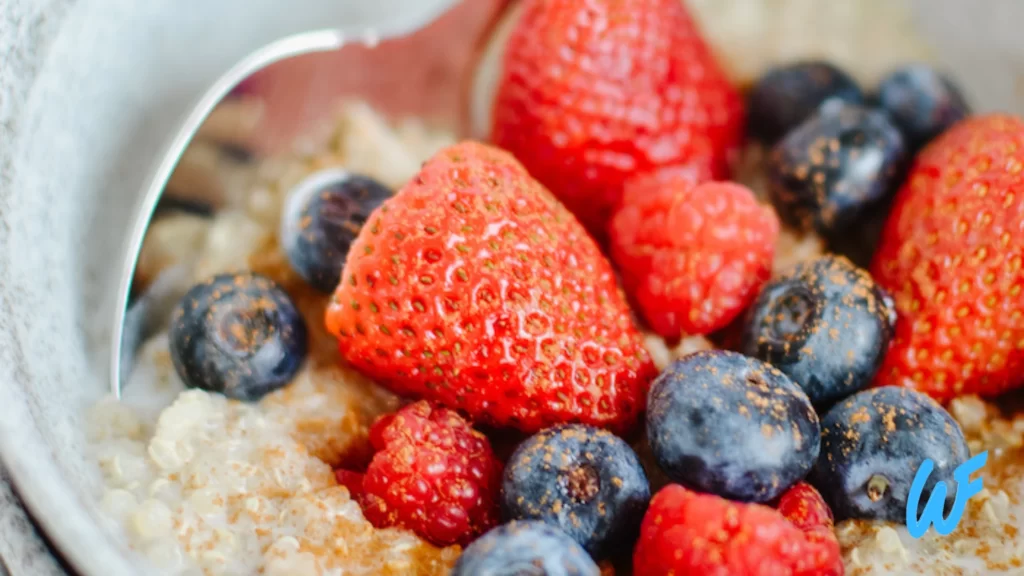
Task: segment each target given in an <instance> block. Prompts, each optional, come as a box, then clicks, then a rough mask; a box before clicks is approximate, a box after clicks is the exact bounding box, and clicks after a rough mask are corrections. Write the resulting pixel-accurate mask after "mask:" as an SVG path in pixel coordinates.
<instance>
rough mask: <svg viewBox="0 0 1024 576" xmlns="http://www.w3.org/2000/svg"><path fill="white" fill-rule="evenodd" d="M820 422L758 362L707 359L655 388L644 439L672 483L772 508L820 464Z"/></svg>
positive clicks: (673, 369) (797, 393)
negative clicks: (816, 461) (771, 503)
mask: <svg viewBox="0 0 1024 576" xmlns="http://www.w3.org/2000/svg"><path fill="white" fill-rule="evenodd" d="M820 433H821V431H820V429H819V428H818V415H817V414H815V412H814V408H813V407H812V406H811V402H810V400H808V399H807V395H806V394H804V392H803V391H802V390H800V387H799V386H797V385H796V384H794V383H793V382H792V381H791V380H790V379H789V378H788V377H787V376H786V375H785V374H783V373H782V372H779V371H778V370H776V369H775V368H773V367H772V366H770V365H768V364H765V363H764V362H761V361H760V360H758V359H756V358H750V357H748V356H744V355H742V354H738V353H736V352H724V351H717V350H716V351H705V352H697V353H696V354H690V355H689V356H685V357H683V358H680V359H679V360H676V361H675V362H674V363H673V364H671V365H670V366H669V367H668V368H667V369H666V370H665V371H664V372H662V373H661V375H660V376H658V377H657V378H656V379H655V380H654V383H653V384H652V386H651V391H650V395H649V397H648V406H647V438H648V441H649V442H650V444H651V452H652V453H653V454H654V458H655V460H656V461H657V462H658V466H660V467H661V469H662V470H663V471H664V472H665V473H666V474H667V475H668V477H669V478H671V479H672V480H673V481H674V482H678V483H680V484H683V485H684V486H687V487H689V488H690V489H692V490H696V491H698V492H707V493H710V494H717V495H719V496H722V497H725V498H728V499H730V500H739V501H743V502H767V501H769V500H772V499H774V498H776V497H778V496H779V495H781V494H782V493H783V492H785V491H786V489H788V488H789V487H790V486H792V485H793V484H794V483H796V482H797V481H799V480H801V479H803V477H804V476H805V475H806V474H807V471H808V470H810V469H811V466H812V465H813V464H814V461H815V460H816V459H817V458H818V442H819V436H820Z"/></svg>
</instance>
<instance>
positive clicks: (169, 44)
mask: <svg viewBox="0 0 1024 576" xmlns="http://www.w3.org/2000/svg"><path fill="white" fill-rule="evenodd" d="M722 1H725V0H722ZM730 1H736V2H742V1H743V0H730ZM907 1H909V2H910V3H911V4H912V6H913V9H914V14H915V18H916V22H917V25H918V26H919V28H920V30H921V32H922V34H924V36H925V37H926V38H928V39H930V40H931V41H932V43H933V44H934V46H935V49H936V52H937V54H938V57H939V60H940V61H942V62H943V64H944V65H945V66H946V67H947V68H949V69H950V70H952V71H953V72H954V73H955V74H956V76H957V78H958V80H959V81H960V83H961V84H962V85H963V86H964V87H965V88H966V91H967V93H968V95H969V96H970V98H971V100H972V102H973V103H974V104H975V106H976V108H977V109H979V110H996V109H999V110H1008V111H1013V112H1018V113H1019V112H1024V42H1022V41H1021V40H1020V36H1019V33H1018V28H1019V23H1020V22H1021V20H1022V16H1024V5H1022V4H1020V3H1019V2H1016V1H1015V0H988V1H987V2H985V3H984V10H982V8H981V7H980V6H978V5H977V4H978V3H970V2H964V1H963V0H942V1H940V0H907ZM453 3H454V2H453V0H374V1H372V2H367V1H362V0H350V1H349V0H291V2H289V3H287V8H284V6H285V4H284V3H282V2H280V1H278V0H217V1H216V2H200V1H198V0H147V1H144V2H139V1H130V0H4V2H3V10H2V12H0V433H2V434H0V449H2V457H3V462H4V464H5V465H6V467H7V469H8V470H9V472H10V475H11V477H12V479H13V482H14V484H15V485H16V487H17V489H18V490H19V492H20V493H21V495H22V497H23V499H24V501H25V503H26V505H27V506H28V508H29V510H30V511H31V513H32V514H33V515H34V517H35V519H36V520H37V521H38V523H39V525H40V526H41V528H42V529H43V530H44V531H45V532H46V534H47V535H48V536H49V538H50V539H51V540H52V541H53V543H54V544H55V546H56V547H57V548H58V549H59V550H60V552H61V553H62V554H63V555H64V556H65V557H66V558H67V559H68V561H69V563H70V564H71V565H72V567H73V568H74V569H75V570H77V571H79V572H80V573H81V574H83V575H87V576H122V575H129V574H137V573H144V571H143V570H142V569H141V568H139V567H138V566H137V565H136V564H135V563H134V559H133V557H132V556H131V555H130V554H129V552H128V550H127V549H125V548H124V547H123V545H122V544H120V543H119V542H118V541H117V539H116V538H113V537H111V536H109V535H108V534H107V533H106V532H104V531H102V530H99V529H98V528H97V526H98V523H97V521H96V514H97V510H96V507H95V503H96V498H97V494H98V490H99V478H98V475H97V473H96V471H95V469H94V467H93V465H92V464H91V463H90V462H89V461H88V460H87V458H86V456H85V454H86V450H85V438H84V434H83V423H82V419H83V415H84V410H85V409H86V407H87V406H88V405H90V404H91V403H92V402H94V401H95V400H96V399H97V398H99V397H100V396H101V395H103V394H105V393H106V392H107V382H108V380H107V378H108V374H107V371H106V370H107V363H106V359H107V357H108V349H107V347H108V345H109V343H108V335H109V333H110V329H111V326H110V325H109V319H110V318H111V313H110V306H111V305H113V303H114V301H115V300H116V298H115V296H116V288H115V281H116V278H115V274H116V273H117V269H118V261H119V259H120V254H119V250H120V247H121V243H122V241H123V237H124V234H125V233H126V231H127V226H128V222H129V215H130V214H131V211H132V209H133V207H134V205H135V200H136V198H137V196H138V194H139V193H140V191H141V189H142V187H143V186H144V184H145V181H146V177H147V174H148V173H149V171H150V170H151V169H152V168H153V166H154V164H155V162H157V161H158V159H159V158H160V156H161V154H162V152H163V150H164V147H165V146H166V145H167V143H168V139H169V137H170V136H171V134H172V133H173V131H174V129H175V127H176V126H177V125H178V123H179V122H180V121H181V120H182V118H183V115H184V114H185V113H186V111H187V110H188V109H189V107H190V106H191V104H192V103H193V102H194V101H195V100H196V99H197V98H198V97H199V95H200V94H201V92H202V91H203V89H204V88H205V87H206V86H208V85H209V84H210V83H211V82H212V81H213V80H214V79H215V78H216V77H217V76H218V75H219V74H221V73H223V72H224V71H226V70H227V69H228V68H230V67H231V66H232V65H233V64H235V63H236V62H237V61H238V60H240V59H241V58H242V57H243V56H244V55H245V54H247V53H248V52H250V51H251V50H254V49H256V48H258V47H260V46H262V45H264V44H266V43H268V42H270V41H273V40H276V39H279V38H281V37H284V36H287V35H290V34H294V33H298V32H302V31H307V30H314V29H320V28H324V27H327V26H337V27H339V28H341V29H343V30H345V31H346V32H347V33H349V34H351V35H352V37H353V38H361V37H365V36H366V34H367V32H368V31H370V30H377V31H379V32H380V33H381V34H383V35H388V34H398V33H402V32H405V31H408V30H412V29H414V28H416V27H418V26H422V25H423V24H425V23H427V22H429V21H430V20H432V19H433V18H435V17H436V16H437V15H439V14H440V13H441V12H442V11H443V10H445V9H446V8H448V7H449V5H451V4H453Z"/></svg>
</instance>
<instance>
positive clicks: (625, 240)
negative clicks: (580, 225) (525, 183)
mask: <svg viewBox="0 0 1024 576" xmlns="http://www.w3.org/2000/svg"><path fill="white" fill-rule="evenodd" d="M609 234H610V236H611V254H612V259H613V260H614V262H615V264H616V265H617V266H618V267H619V270H620V272H621V273H622V279H623V284H624V285H625V287H626V291H627V292H628V293H629V295H630V296H631V297H632V298H633V300H634V301H635V302H636V303H637V306H638V307H639V309H640V311H641V312H642V313H643V316H644V318H645V319H646V320H647V323H648V324H650V326H651V328H653V329H654V331H655V332H657V333H658V334H660V335H662V336H664V337H666V338H679V337H680V335H692V334H708V333H710V332H713V331H716V330H718V329H720V328H722V327H724V326H726V325H728V324H729V322H730V321H732V320H733V319H734V318H735V317H736V316H737V315H738V314H739V313H740V312H741V311H742V310H743V309H744V308H746V307H747V305H748V304H750V302H751V301H752V300H753V299H754V297H756V296H757V291H758V289H759V288H760V287H761V285H762V284H763V283H764V282H765V281H766V280H768V278H769V277H770V276H771V268H772V258H773V257H774V253H775V240H776V238H777V237H778V235H779V221H778V218H777V217H776V216H775V212H774V211H773V210H772V209H771V208H770V207H768V206H764V205H761V204H759V203H758V202H757V200H756V199H755V198H754V195H753V193H752V192H751V191H750V190H748V189H747V188H744V187H743V186H740V185H739V184H732V183H726V182H704V183H701V184H694V183H693V182H692V179H691V177H690V176H688V175H685V174H684V175H680V174H678V173H672V172H667V171H662V172H661V173H655V174H653V175H650V176H643V177H640V178H637V179H634V180H632V181H630V182H628V183H627V185H626V189H625V193H624V195H623V200H622V206H621V207H620V208H619V210H618V211H616V213H615V215H614V217H613V218H612V221H611V224H610V226H609Z"/></svg>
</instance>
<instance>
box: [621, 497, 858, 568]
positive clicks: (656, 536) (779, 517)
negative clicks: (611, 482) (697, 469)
mask: <svg viewBox="0 0 1024 576" xmlns="http://www.w3.org/2000/svg"><path fill="white" fill-rule="evenodd" d="M832 527H833V521H832V513H831V512H830V511H829V510H828V506H826V505H825V502H824V500H822V498H821V495H820V494H818V492H817V490H815V489H814V488H812V487H811V486H810V485H808V484H805V483H802V482H801V483H799V484H797V485H795V486H793V487H792V488H790V489H789V490H788V491H787V492H786V493H785V494H783V495H782V497H781V498H780V500H779V502H778V508H777V509H776V510H773V509H772V508H769V507H768V506H764V505H761V504H743V503H739V502H731V501H729V500H726V499H724V498H721V497H719V496H714V495H711V494H698V493H696V492H691V491H690V490H687V489H686V488H683V487H682V486H680V485H678V484H670V485H668V486H666V487H665V488H663V489H662V490H661V491H659V492H658V493H657V494H656V495H655V496H654V498H653V499H652V500H651V504H650V507H649V508H648V509H647V514H646V516H644V521H643V525H642V526H641V528H640V540H639V542H638V543H637V546H636V550H635V551H634V554H633V574H634V575H635V576H668V575H671V574H700V575H701V576H733V575H736V574H742V575H744V576H770V575H775V574H790V575H792V576H842V574H843V562H842V558H841V557H840V548H839V542H838V540H836V536H835V534H834V533H833V530H832Z"/></svg>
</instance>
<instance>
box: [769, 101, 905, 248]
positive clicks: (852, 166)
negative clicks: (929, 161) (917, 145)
mask: <svg viewBox="0 0 1024 576" xmlns="http://www.w3.org/2000/svg"><path fill="white" fill-rule="evenodd" d="M906 157H907V154H906V150H905V148H904V145H903V136H902V135H901V134H900V131H899V130H898V129H896V127H895V126H893V125H892V123H891V122H890V121H889V118H888V117H887V116H886V115H885V113H883V112H881V111H878V110H873V109H870V108H865V107H863V106H859V105H855V104H846V103H842V102H829V103H827V104H825V105H824V106H822V107H821V108H820V109H819V110H818V112H816V113H815V114H814V115H812V116H811V117H810V118H808V119H807V120H806V121H804V123H802V124H800V126H798V127H797V128H796V129H795V130H793V131H792V132H790V133H789V134H787V135H786V137H785V138H783V139H782V140H781V141H779V143H778V144H776V145H775V147H774V148H772V151H771V155H770V156H769V159H768V167H767V172H768V195H769V197H770V198H771V201H772V204H774V205H775V209H776V210H778V212H779V215H780V216H781V217H782V219H783V220H785V221H786V222H787V223H788V224H790V225H792V226H795V227H796V228H798V229H800V230H805V231H806V230H812V229H813V230H816V231H817V232H818V233H820V234H822V235H823V236H825V237H826V238H830V237H833V236H835V235H836V234H843V233H845V232H846V231H847V228H848V227H849V226H850V225H851V224H853V223H855V222H856V221H857V220H858V219H859V218H861V217H862V216H864V215H865V214H867V213H868V212H870V211H871V210H872V209H873V208H877V206H878V205H880V204H881V203H883V202H884V201H885V200H886V199H887V198H888V197H889V196H890V194H891V193H892V192H894V191H895V189H896V188H897V187H898V186H899V180H900V178H901V177H902V172H903V168H904V164H905V161H906Z"/></svg>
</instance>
